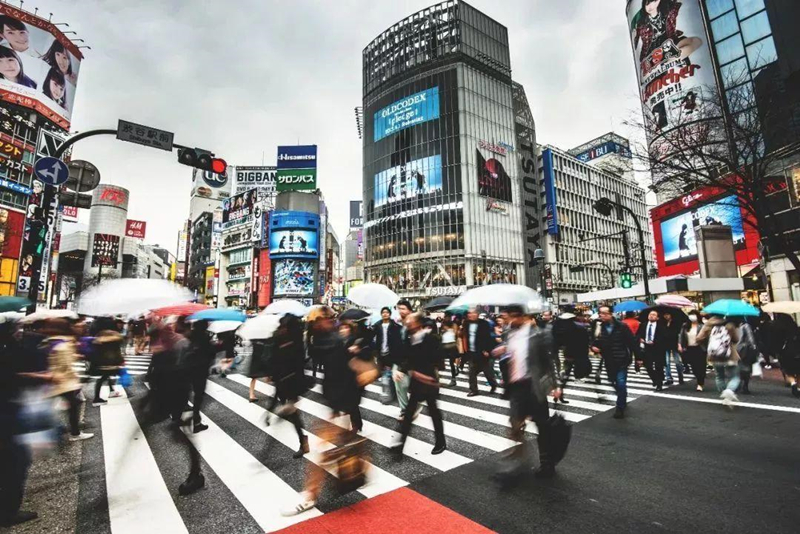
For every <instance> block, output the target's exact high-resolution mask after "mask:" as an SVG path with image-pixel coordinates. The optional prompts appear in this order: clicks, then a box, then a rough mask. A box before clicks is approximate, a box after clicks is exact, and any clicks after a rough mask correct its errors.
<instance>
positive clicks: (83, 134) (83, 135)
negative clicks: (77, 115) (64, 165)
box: [53, 129, 189, 159]
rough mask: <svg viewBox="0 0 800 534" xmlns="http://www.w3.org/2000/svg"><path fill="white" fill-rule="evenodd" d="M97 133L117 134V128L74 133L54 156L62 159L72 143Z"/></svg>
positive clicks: (178, 147) (180, 147)
mask: <svg viewBox="0 0 800 534" xmlns="http://www.w3.org/2000/svg"><path fill="white" fill-rule="evenodd" d="M95 135H117V130H116V129H115V130H108V129H103V130H89V131H86V132H81V133H79V134H77V135H73V136H72V137H70V138H69V139H67V140H66V141H64V144H62V145H61V146H60V147H58V150H56V153H55V154H53V157H56V158H59V159H61V156H63V155H64V152H66V151H67V149H68V148H69V147H71V146H72V145H74V144H75V143H77V142H78V141H80V140H82V139H86V138H87V137H94V136H95ZM172 146H173V148H177V149H184V148H185V149H188V148H189V147H187V146H183V145H179V144H177V143H173V144H172Z"/></svg>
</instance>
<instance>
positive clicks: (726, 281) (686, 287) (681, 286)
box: [577, 277, 744, 302]
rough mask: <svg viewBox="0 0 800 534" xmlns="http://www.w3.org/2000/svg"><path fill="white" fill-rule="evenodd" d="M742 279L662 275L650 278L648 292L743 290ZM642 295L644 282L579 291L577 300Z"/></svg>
mask: <svg viewBox="0 0 800 534" xmlns="http://www.w3.org/2000/svg"><path fill="white" fill-rule="evenodd" d="M743 290H744V281H743V280H742V279H741V278H685V277H663V278H655V279H653V280H650V294H651V295H663V294H665V293H676V292H680V291H696V292H704V291H743ZM639 297H644V284H642V283H638V284H636V285H634V286H633V287H631V288H629V289H623V288H621V287H615V288H613V289H605V290H603V291H591V292H589V293H579V294H578V297H577V301H578V302H597V301H612V300H626V299H635V298H639Z"/></svg>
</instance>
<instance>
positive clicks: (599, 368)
mask: <svg viewBox="0 0 800 534" xmlns="http://www.w3.org/2000/svg"><path fill="white" fill-rule="evenodd" d="M604 365H605V360H604V359H602V358H600V363H599V364H598V365H597V374H595V375H594V381H595V382H597V383H598V384H599V383H600V381H601V380H602V378H601V377H602V376H603V366H604Z"/></svg>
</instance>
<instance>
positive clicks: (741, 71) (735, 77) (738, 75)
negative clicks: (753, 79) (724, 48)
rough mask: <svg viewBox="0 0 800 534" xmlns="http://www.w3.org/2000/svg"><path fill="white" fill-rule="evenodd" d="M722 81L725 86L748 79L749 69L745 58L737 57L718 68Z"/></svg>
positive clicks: (731, 85)
mask: <svg viewBox="0 0 800 534" xmlns="http://www.w3.org/2000/svg"><path fill="white" fill-rule="evenodd" d="M720 73H721V75H722V83H723V84H724V85H725V87H726V88H728V87H733V86H734V85H739V84H740V83H744V82H747V81H750V71H749V69H748V66H747V60H746V59H745V58H741V59H737V60H736V61H734V62H733V63H728V64H727V65H725V66H724V67H722V68H720Z"/></svg>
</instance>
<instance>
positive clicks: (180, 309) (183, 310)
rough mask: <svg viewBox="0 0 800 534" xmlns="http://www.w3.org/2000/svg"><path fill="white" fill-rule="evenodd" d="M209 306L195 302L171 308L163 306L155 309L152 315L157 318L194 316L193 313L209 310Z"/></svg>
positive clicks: (174, 305)
mask: <svg viewBox="0 0 800 534" xmlns="http://www.w3.org/2000/svg"><path fill="white" fill-rule="evenodd" d="M209 309H211V307H210V306H206V305H205V304H199V303H197V302H184V303H182V304H173V305H172V306H164V307H163V308H156V309H154V310H153V314H154V315H158V316H159V317H169V316H170V315H182V316H183V315H194V314H195V313H198V312H201V311H204V310H209Z"/></svg>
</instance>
